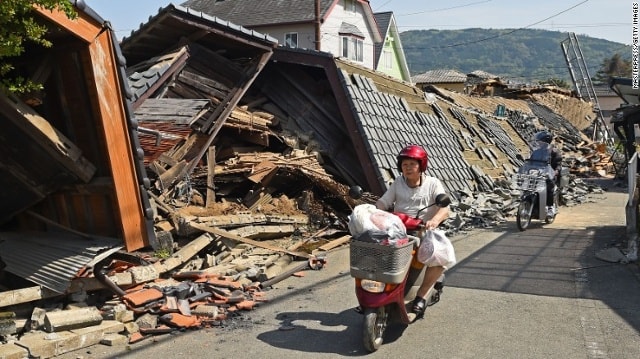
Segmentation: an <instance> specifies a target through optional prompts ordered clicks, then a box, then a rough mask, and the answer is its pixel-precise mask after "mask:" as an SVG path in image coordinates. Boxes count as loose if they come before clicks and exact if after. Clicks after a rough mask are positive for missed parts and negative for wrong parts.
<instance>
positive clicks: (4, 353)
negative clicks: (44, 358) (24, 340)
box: [0, 343, 29, 359]
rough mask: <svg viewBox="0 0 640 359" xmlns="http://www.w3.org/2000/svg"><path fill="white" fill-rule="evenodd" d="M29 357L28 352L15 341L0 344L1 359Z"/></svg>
mask: <svg viewBox="0 0 640 359" xmlns="http://www.w3.org/2000/svg"><path fill="white" fill-rule="evenodd" d="M28 357H29V352H28V351H27V350H26V349H25V348H22V347H20V346H18V345H16V344H15V343H7V344H0V358H1V359H24V358H28Z"/></svg>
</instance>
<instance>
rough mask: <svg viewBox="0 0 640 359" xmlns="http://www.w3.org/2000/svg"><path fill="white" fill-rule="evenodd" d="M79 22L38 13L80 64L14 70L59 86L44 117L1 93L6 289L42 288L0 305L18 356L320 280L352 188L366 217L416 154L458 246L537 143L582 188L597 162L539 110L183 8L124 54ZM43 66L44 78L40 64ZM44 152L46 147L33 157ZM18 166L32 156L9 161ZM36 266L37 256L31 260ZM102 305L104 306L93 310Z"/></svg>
mask: <svg viewBox="0 0 640 359" xmlns="http://www.w3.org/2000/svg"><path fill="white" fill-rule="evenodd" d="M79 10H80V15H81V16H80V19H79V20H78V21H76V22H72V21H69V20H68V19H66V18H64V16H63V15H61V14H59V13H55V12H53V13H51V12H44V11H38V14H39V16H41V17H42V18H43V20H45V21H49V22H50V23H51V26H52V28H58V27H60V28H63V29H65V30H64V31H52V35H51V36H54V35H55V36H56V38H54V39H53V40H54V44H57V45H61V44H67V45H75V46H72V47H73V48H75V49H77V50H76V52H70V51H68V50H67V46H64V49H65V50H57V47H55V46H54V48H53V49H52V50H50V53H45V54H38V56H34V55H33V54H28V55H25V59H24V66H25V69H31V68H36V69H37V68H39V67H38V66H40V67H42V66H46V67H47V68H48V69H49V71H45V73H50V74H55V75H56V76H49V77H47V78H45V79H44V80H43V82H44V83H45V88H46V89H47V90H46V91H48V92H47V93H46V96H43V98H42V99H41V100H42V105H38V106H30V105H27V103H34V102H33V101H27V100H25V99H17V98H12V97H8V96H7V97H6V100H4V101H3V102H2V104H1V105H0V110H1V111H2V112H1V114H2V118H3V124H4V126H6V128H7V130H6V131H7V132H5V133H8V131H9V129H10V127H8V126H9V124H11V125H12V126H14V127H16V128H18V129H16V130H12V131H13V132H11V133H14V134H15V135H14V136H13V137H12V138H9V139H8V141H3V147H2V148H3V150H4V151H5V152H6V154H7V155H6V156H3V158H4V159H3V160H2V166H0V168H2V169H3V171H6V172H7V173H8V174H9V175H10V176H3V178H5V180H6V181H8V183H6V184H4V186H5V188H11V189H12V190H11V191H9V192H11V195H12V196H14V197H11V198H7V201H8V202H7V203H12V204H15V206H14V207H12V208H7V209H6V210H5V209H4V207H3V212H2V213H1V214H2V218H4V221H5V223H4V225H3V227H2V234H0V256H2V257H3V258H4V262H6V267H5V268H4V271H5V272H7V273H10V274H11V275H12V276H16V277H19V278H21V279H24V280H27V281H29V282H31V283H34V284H36V287H29V286H28V285H27V286H25V285H24V284H23V285H22V286H18V288H6V289H7V290H6V291H4V292H0V307H2V308H3V309H2V311H3V312H8V313H18V314H20V312H21V310H24V307H20V305H21V304H25V303H27V304H29V303H30V304H32V305H29V306H27V308H28V309H27V310H26V312H27V313H28V315H27V317H28V318H29V320H28V323H29V324H28V325H27V321H26V320H25V321H23V322H20V321H19V320H17V319H16V318H15V315H14V316H12V317H10V318H9V319H6V318H4V319H3V318H0V320H4V321H6V322H7V323H9V325H8V326H9V328H10V329H7V330H5V331H4V332H1V333H0V335H9V336H11V335H18V336H19V340H17V341H16V342H15V343H13V345H15V346H16V347H17V348H16V351H17V352H20V350H24V348H25V347H26V348H30V349H31V350H33V348H32V347H30V345H29V344H26V343H27V342H28V341H27V340H26V339H27V338H33V336H35V335H36V334H33V333H34V331H38V330H45V331H47V332H57V331H71V332H73V331H74V330H76V329H78V328H80V327H83V326H93V325H95V324H96V322H98V324H99V325H98V326H99V327H100V329H97V332H96V333H98V334H94V335H93V337H92V338H94V339H93V340H94V341H93V342H92V341H84V343H85V344H86V345H90V344H92V343H94V342H95V340H96V339H98V341H99V340H101V339H102V338H104V337H105V336H106V335H107V334H114V333H124V334H125V335H126V336H127V337H128V338H129V340H132V341H135V340H140V339H143V338H144V337H146V336H147V335H153V334H158V333H166V332H170V331H172V330H176V329H180V328H191V327H201V326H206V325H210V326H213V325H216V323H220V322H221V321H224V320H225V319H226V318H228V317H229V316H232V315H236V314H234V313H237V312H238V311H242V310H251V309H252V308H253V307H254V306H255V304H256V303H259V302H260V301H262V300H265V298H264V293H262V291H261V290H262V289H264V288H268V287H269V285H271V284H273V283H275V282H277V281H278V280H281V279H283V278H285V277H286V276H290V275H291V274H292V273H294V272H296V271H300V270H303V269H308V268H313V269H319V268H321V267H322V264H323V263H324V261H325V260H326V258H325V257H326V253H327V251H329V250H330V249H332V248H334V247H336V246H340V245H343V244H345V243H347V242H348V241H349V236H348V233H347V232H346V230H345V229H346V226H345V222H346V216H347V215H348V214H349V212H350V208H351V207H352V206H353V205H354V204H355V203H356V202H354V201H353V200H352V199H350V198H348V196H347V192H348V188H349V186H351V185H360V186H362V187H363V188H365V189H366V190H367V191H368V192H369V193H370V195H369V196H367V197H366V198H365V200H374V199H375V196H379V195H381V194H382V193H383V192H384V190H385V189H386V187H387V186H388V184H389V183H390V182H391V181H392V180H393V179H394V178H395V177H396V176H397V175H398V174H399V173H398V169H397V165H396V157H395V156H396V154H397V153H398V151H399V150H400V149H401V148H402V147H404V145H406V144H407V143H417V144H419V145H422V146H424V147H425V148H427V149H428V152H429V156H430V161H429V169H428V173H429V174H430V175H433V176H436V177H438V178H440V179H441V180H442V181H443V184H444V185H445V187H446V189H447V191H448V192H449V193H450V194H451V195H452V197H454V199H455V201H456V204H454V206H457V207H456V208H455V210H456V212H457V214H458V215H459V218H458V221H457V223H456V224H454V225H453V226H454V227H455V228H457V229H459V228H461V227H463V226H464V223H462V222H466V223H467V225H474V223H475V224H476V225H477V221H479V220H480V221H481V222H482V221H485V220H486V219H487V218H488V221H499V220H504V217H506V216H508V215H509V213H510V212H509V211H510V210H511V209H510V206H511V204H512V200H511V199H510V198H511V195H510V194H509V193H508V189H509V188H508V183H507V182H508V181H506V179H508V178H509V177H510V175H511V174H513V173H514V172H515V170H516V169H517V168H518V167H519V166H520V165H521V164H522V160H521V157H519V156H518V155H520V154H524V155H526V153H527V150H528V144H527V141H528V140H529V139H530V138H531V135H532V134H533V133H534V132H535V131H536V130H537V129H540V128H548V129H551V130H552V131H553V132H554V133H556V134H557V135H558V137H559V138H560V139H561V143H562V145H563V147H564V149H565V151H567V152H569V153H575V154H576V155H575V156H570V157H569V159H570V161H571V163H570V165H571V166H572V168H573V169H574V172H576V173H578V172H581V171H589V170H591V169H592V168H593V167H594V166H595V165H599V164H600V163H602V162H603V159H604V158H606V154H604V153H601V152H598V151H596V149H595V146H593V145H592V144H591V143H589V141H588V140H587V139H585V137H584V136H583V135H582V134H581V131H583V130H584V128H580V127H582V126H583V125H582V123H580V121H573V122H575V123H572V122H571V121H568V120H567V118H565V117H563V116H562V115H560V114H558V113H557V112H554V111H553V110H552V109H551V108H552V106H551V104H550V103H549V102H548V99H545V98H544V95H543V94H537V93H526V92H525V91H523V92H520V93H518V94H517V95H518V96H519V98H510V99H507V98H502V97H490V98H486V99H482V98H473V97H469V96H465V95H462V94H459V93H456V92H453V91H449V90H444V89H440V88H437V87H431V88H427V89H425V90H426V91H427V92H425V91H422V90H420V89H418V88H416V87H414V86H412V85H411V84H409V83H405V82H401V81H398V80H396V79H393V78H391V77H389V76H386V75H383V74H380V73H378V72H375V71H372V70H370V69H367V68H364V67H362V66H359V65H358V64H356V63H352V62H350V61H347V60H344V59H336V58H334V57H333V56H332V55H330V54H327V53H324V52H320V51H313V50H305V49H292V48H285V47H280V46H278V42H277V40H275V39H273V38H271V37H269V36H267V35H263V34H260V33H258V32H255V31H251V30H247V29H245V28H242V27H239V26H236V25H234V24H232V23H229V22H227V21H224V20H221V19H218V18H214V17H209V16H207V15H205V14H202V13H200V12H197V11H193V10H191V9H188V8H183V7H180V6H174V5H169V6H167V7H165V8H163V9H160V11H159V12H158V14H157V15H155V16H153V17H152V18H150V19H149V22H148V23H146V24H144V25H142V26H141V28H140V29H139V30H137V31H135V32H134V33H132V34H131V36H130V37H128V38H125V39H124V40H123V41H122V42H121V43H120V44H118V43H117V42H116V41H115V39H114V37H113V32H112V31H111V29H110V26H109V24H108V23H106V22H105V21H104V20H103V19H101V18H100V17H99V16H98V15H97V14H94V13H92V11H91V10H90V9H89V8H84V9H79ZM87 29H91V31H92V32H89V31H88V30H87ZM103 54H110V56H98V55H103ZM45 58H47V59H49V58H53V59H55V62H53V63H51V62H46V61H43V62H42V64H32V63H31V61H32V59H45ZM124 59H126V66H125V60H124ZM50 64H55V66H53V65H50ZM36 65H38V66H36ZM71 66H75V67H71ZM61 89H62V90H61ZM49 91H50V92H49ZM87 94H89V99H87ZM562 101H566V102H567V103H571V106H575V107H579V108H584V111H587V112H588V111H589V104H584V103H581V102H580V101H579V100H576V99H570V98H563V100H562ZM499 106H502V108H504V109H505V111H504V113H500V114H499V116H496V115H495V113H494V111H495V110H496V108H498V107H499ZM582 117H583V116H582ZM579 120H582V118H579ZM24 123H28V124H29V125H30V127H27V128H26V129H25V125H24ZM36 130H39V131H36ZM45 130H46V131H45ZM52 132H53V133H55V134H56V135H55V136H53V138H52V136H45V135H46V134H50V133H52ZM19 136H22V137H21V138H22V140H21V141H17V139H18V138H20V137H19ZM43 138H45V139H48V141H50V142H47V141H44V142H42V141H41V139H43ZM12 139H13V140H16V141H12ZM36 141H39V143H44V146H48V147H47V148H45V149H44V150H42V151H35V152H33V151H28V152H27V150H28V149H30V145H31V144H32V143H33V142H36ZM56 141H61V142H56ZM48 143H50V144H48ZM61 148H64V149H67V150H66V151H63V152H62V153H59V152H56V151H55V150H60V149H61ZM18 150H22V151H25V152H24V153H27V154H29V155H27V156H22V157H20V159H19V161H18V158H17V157H16V156H14V155H13V154H15V153H16V152H17V151H18ZM43 155H47V157H43ZM43 164H51V166H52V168H51V169H49V168H48V167H47V166H43ZM30 166H31V167H33V168H29V167H30ZM585 168H586V170H585ZM61 169H62V170H61ZM44 170H48V172H44V173H43V172H39V171H44ZM58 173H64V175H63V176H57V174H58ZM40 174H44V176H41V175H40ZM44 180H47V181H48V182H46V183H43V184H40V183H38V182H37V181H44ZM505 189H506V190H507V191H506V192H505ZM20 192H24V193H25V194H24V195H23V194H20ZM27 193H28V194H29V195H26V194H27ZM480 198H485V200H484V201H480V200H479V199H480ZM486 198H489V200H486ZM17 199H19V200H17ZM27 199H28V200H27ZM577 202H579V200H577ZM460 218H462V219H460ZM465 218H466V219H465ZM483 219H484V220H483ZM484 224H486V222H485V223H484ZM27 230H28V231H29V232H27ZM34 230H37V231H35V233H33V231H34ZM52 247H56V248H57V249H58V251H54V250H53V249H52ZM42 248H43V249H42ZM38 250H41V251H42V252H44V253H46V254H47V256H42V257H38V258H41V259H39V260H34V257H35V256H34V253H36V252H38ZM5 253H12V255H11V256H6V255H5ZM14 253H15V254H20V255H13V254H14ZM78 253H81V254H82V255H78ZM22 255H24V256H25V257H21V256H22ZM69 258H73V259H74V260H69ZM93 291H95V292H98V291H100V293H101V295H95V296H93V295H92V296H89V298H90V299H91V300H89V299H87V293H92V292H93ZM25 293H29V295H25ZM80 294H84V295H80ZM61 295H71V296H72V297H73V298H76V299H78V300H79V301H85V302H88V303H91V304H90V305H96V306H99V308H100V311H99V313H98V314H99V316H100V318H98V315H96V312H95V311H92V310H84V311H81V312H74V313H75V314H77V315H78V316H79V317H80V318H83V320H81V321H79V322H68V321H66V320H65V318H64V317H63V318H61V317H60V316H59V314H56V313H57V311H56V310H37V311H36V310H34V309H33V306H37V305H40V306H43V305H45V303H46V302H44V303H43V302H42V300H45V299H47V298H56V297H59V296H61ZM18 297H20V299H16V298H18ZM53 308H54V309H62V308H56V305H54V306H53ZM40 309H41V308H40ZM65 309H66V310H71V309H70V308H65ZM72 309H73V310H80V309H78V308H72ZM36 312H37V313H38V315H35V314H36ZM134 313H135V315H134ZM151 313H154V314H153V315H151ZM66 317H71V316H70V315H69V316H66ZM47 323H48V324H47ZM132 323H134V324H132ZM85 336H86V334H85ZM73 349H77V348H75V347H73V346H71V345H66V346H65V345H59V346H57V347H55V348H54V349H52V353H53V354H60V353H61V351H62V350H73ZM48 353H49V352H48ZM41 355H42V356H43V357H44V356H46V354H44V353H41Z"/></svg>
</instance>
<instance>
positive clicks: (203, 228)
mask: <svg viewBox="0 0 640 359" xmlns="http://www.w3.org/2000/svg"><path fill="white" fill-rule="evenodd" d="M189 226H191V227H193V228H196V229H199V230H201V231H204V232H207V233H211V234H215V235H217V236H221V237H224V238H228V239H232V240H234V241H238V242H240V243H245V244H250V245H252V246H255V247H259V248H264V249H269V250H272V251H274V252H280V253H286V254H289V255H292V256H295V257H301V258H312V257H313V256H311V255H309V254H308V253H304V252H293V251H290V250H287V249H284V248H280V247H276V246H272V245H269V244H267V243H261V242H258V241H255V240H252V239H249V238H244V237H240V236H238V235H235V234H233V233H230V232H228V231H225V230H223V229H220V228H214V227H208V226H205V225H203V224H199V223H189Z"/></svg>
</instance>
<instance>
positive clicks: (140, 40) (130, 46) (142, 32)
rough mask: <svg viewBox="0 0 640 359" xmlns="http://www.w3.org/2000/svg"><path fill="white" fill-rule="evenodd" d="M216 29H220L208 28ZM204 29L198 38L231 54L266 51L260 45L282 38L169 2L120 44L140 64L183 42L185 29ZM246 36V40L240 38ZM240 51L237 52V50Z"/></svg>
mask: <svg viewBox="0 0 640 359" xmlns="http://www.w3.org/2000/svg"><path fill="white" fill-rule="evenodd" d="M205 29H207V30H208V29H216V30H218V31H210V30H209V31H205ZM198 30H200V31H203V36H202V37H200V38H198V39H197V41H196V42H198V43H202V44H204V45H206V46H207V47H209V48H210V49H211V50H213V51H216V50H217V49H218V48H220V49H225V51H226V53H227V54H230V53H232V52H233V53H234V55H230V56H235V57H240V56H244V55H245V54H246V53H249V52H256V51H263V50H260V49H258V50H256V49H257V48H264V47H267V48H271V47H275V46H277V44H278V40H277V39H275V38H273V37H271V36H269V35H266V34H263V33H260V32H258V31H255V30H250V29H247V28H245V27H243V26H241V25H237V24H236V23H233V22H230V21H228V20H227V19H220V18H218V17H214V16H210V15H208V14H205V13H202V12H200V11H196V10H194V9H190V8H185V7H181V6H175V5H171V4H170V5H167V6H166V7H164V8H161V9H160V10H159V11H158V14H157V15H155V16H153V17H151V18H149V21H147V22H146V23H144V24H142V25H141V26H140V28H139V29H137V30H135V31H133V32H132V33H131V35H130V36H129V37H125V38H123V39H122V42H121V43H120V47H121V49H122V52H123V54H124V55H125V57H126V58H127V62H129V63H130V64H137V63H138V62H141V61H144V60H146V59H148V58H149V54H158V53H161V52H164V51H166V49H171V48H174V47H175V46H176V44H179V43H181V41H182V40H183V39H184V36H185V33H192V32H194V31H198ZM238 39H242V40H244V41H238ZM236 52H237V54H236Z"/></svg>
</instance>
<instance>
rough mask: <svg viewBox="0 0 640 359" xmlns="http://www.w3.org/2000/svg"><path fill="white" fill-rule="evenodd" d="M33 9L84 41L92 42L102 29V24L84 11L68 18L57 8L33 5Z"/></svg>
mask: <svg viewBox="0 0 640 359" xmlns="http://www.w3.org/2000/svg"><path fill="white" fill-rule="evenodd" d="M33 7H34V9H35V11H36V12H38V13H39V14H40V15H42V16H44V17H45V18H47V19H49V20H50V21H52V22H54V23H55V24H57V25H58V26H59V27H61V28H63V29H65V30H66V31H68V32H70V33H72V34H73V35H74V36H76V37H78V38H80V39H82V40H83V41H84V42H86V43H90V42H93V41H94V39H95V38H96V36H98V34H99V33H100V32H101V31H102V24H100V23H97V22H96V21H95V20H94V19H93V18H92V17H90V16H89V15H87V14H86V13H84V12H83V11H77V9H76V11H77V12H78V17H77V18H75V19H73V20H72V19H69V18H68V17H67V14H65V13H64V12H62V11H59V10H47V9H45V8H43V7H40V6H36V5H34V6H33Z"/></svg>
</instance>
